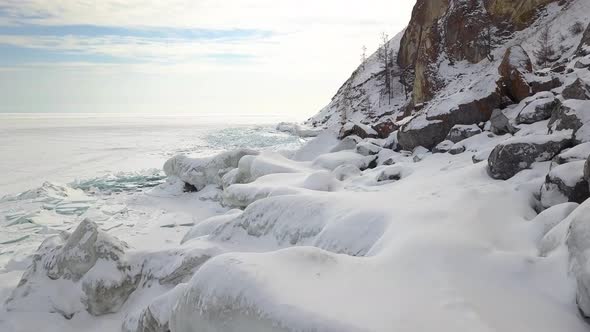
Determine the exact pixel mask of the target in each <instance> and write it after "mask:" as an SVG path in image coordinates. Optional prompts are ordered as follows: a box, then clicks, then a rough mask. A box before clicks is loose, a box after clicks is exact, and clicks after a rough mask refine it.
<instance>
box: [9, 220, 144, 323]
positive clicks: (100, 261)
mask: <svg viewBox="0 0 590 332" xmlns="http://www.w3.org/2000/svg"><path fill="white" fill-rule="evenodd" d="M125 249H126V245H125V243H123V242H120V241H119V240H117V239H115V238H113V237H111V236H109V235H108V234H106V233H105V232H103V231H101V230H99V229H98V226H97V225H96V224H95V223H94V222H92V221H90V220H88V219H85V220H84V221H82V222H81V223H80V224H79V225H78V227H77V228H76V230H75V231H74V232H73V233H72V234H71V235H67V236H57V237H52V238H49V239H48V240H46V241H45V242H44V243H43V244H42V245H41V247H40V248H39V249H38V251H37V253H36V254H35V256H34V258H33V263H32V265H31V266H30V267H29V269H28V270H27V271H26V272H25V274H24V275H23V277H22V279H21V281H20V283H19V285H18V287H17V288H16V289H15V290H14V292H13V293H12V295H11V297H10V298H9V299H8V301H7V304H8V307H9V308H11V309H12V310H26V309H29V308H28V307H29V306H31V304H30V303H34V305H32V306H34V307H37V306H40V307H41V308H42V309H40V310H41V311H50V312H59V313H61V314H62V315H64V316H65V317H71V316H73V315H74V314H75V313H76V312H78V311H80V309H81V307H83V308H84V309H86V310H87V311H88V312H89V313H90V314H92V315H95V316H98V315H103V314H108V313H113V312H117V311H118V310H119V308H120V307H121V306H122V305H123V303H125V301H126V300H127V298H128V297H129V295H130V294H131V293H132V292H133V291H134V290H135V288H136V286H137V283H138V282H139V272H138V271H137V269H136V268H134V267H133V266H131V265H130V264H129V263H127V261H126V259H125V257H124V254H125ZM62 288H67V289H68V291H67V292H64V291H63V290H62V291H60V289H62ZM23 307H27V308H23Z"/></svg>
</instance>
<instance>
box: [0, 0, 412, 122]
mask: <svg viewBox="0 0 590 332" xmlns="http://www.w3.org/2000/svg"><path fill="white" fill-rule="evenodd" d="M413 2H414V1H413V0H401V1H391V0H365V1H363V2H360V1H352V0H322V1H311V0H299V1H295V0H224V1H219V0H167V1H161V0H101V1H87V0H52V1H47V0H3V1H2V3H1V4H0V66H1V68H0V70H2V71H3V75H2V76H4V77H3V79H5V81H6V85H5V86H4V90H2V91H0V100H1V101H0V103H11V104H12V105H20V106H19V108H25V109H26V108H27V107H26V103H27V102H28V100H29V99H30V98H25V97H23V98H21V99H18V100H17V99H15V98H14V97H13V96H11V95H14V93H11V92H14V91H15V90H16V89H24V88H25V87H26V86H27V85H26V84H29V85H32V88H34V90H36V91H37V92H39V91H45V92H47V96H46V97H45V98H46V100H45V103H44V104H47V105H48V106H47V107H49V105H50V104H51V105H53V104H59V103H64V98H65V96H68V97H69V98H74V99H75V98H80V99H81V100H87V101H88V103H90V102H92V101H94V102H98V101H99V100H101V101H102V102H106V101H105V100H107V99H108V96H109V95H113V94H114V95H117V94H119V93H122V94H123V96H125V97H121V98H122V99H121V100H124V101H125V102H126V103H135V104H137V105H140V104H141V105H144V106H145V101H144V100H142V98H146V97H145V93H143V92H142V91H141V88H139V86H142V85H146V84H155V85H154V87H153V90H151V91H150V93H151V94H153V96H150V98H156V99H158V102H157V103H156V102H154V103H155V104H158V105H160V104H163V103H165V101H166V100H168V101H169V98H176V100H175V103H179V106H178V108H182V109H194V107H192V106H191V105H194V104H198V105H200V106H199V107H197V108H198V109H201V108H206V109H207V111H215V110H216V109H224V108H228V107H231V108H237V107H238V105H239V107H240V108H242V109H245V108H247V109H249V110H251V111H254V110H265V111H270V110H277V109H280V110H283V111H289V112H305V113H307V114H311V113H313V112H314V111H315V110H317V109H318V108H319V107H321V106H322V104H324V103H326V102H328V101H329V99H330V97H331V95H332V94H333V93H334V92H335V91H336V90H337V89H338V87H339V85H340V84H341V83H342V82H343V81H344V80H345V79H346V78H347V76H348V75H349V74H350V73H351V72H352V70H353V69H354V68H355V67H356V65H358V63H359V60H360V52H361V47H362V46H363V45H366V46H367V47H368V49H369V50H375V49H376V48H377V45H378V43H379V34H380V32H382V31H387V32H389V33H390V35H393V34H394V33H395V32H396V31H400V30H401V29H402V28H403V27H404V26H405V24H406V23H407V21H408V20H409V15H410V11H411V7H412V5H413ZM76 75H84V77H85V78H86V79H87V81H88V82H92V84H90V83H88V85H80V84H74V83H72V82H74V81H76V80H77V79H76V78H75V77H76ZM32 76H34V77H36V78H38V81H39V82H36V81H30V80H28V79H27V77H32ZM122 77H123V78H124V79H122ZM49 78H51V79H49ZM45 79H47V80H49V81H47V83H42V81H43V80H45ZM12 81H15V82H22V85H18V84H11V83H9V82H12ZM122 81H124V82H126V84H125V85H124V86H118V87H117V89H116V90H114V91H111V93H110V94H107V93H102V92H99V91H106V90H108V87H109V86H116V85H117V84H118V83H119V82H122ZM43 82H45V81H43ZM49 82H53V84H50V83H49ZM56 83H57V85H56ZM60 85H61V86H60ZM228 86H229V87H231V88H232V89H234V90H233V91H232V98H231V99H228V98H227V97H223V94H224V93H227V90H228ZM62 87H63V88H64V89H65V87H68V91H70V90H72V91H73V92H71V94H69V93H64V92H62V91H61V89H62ZM98 87H100V88H98ZM93 89H94V90H93ZM194 89H198V90H199V93H198V95H199V98H197V99H195V98H194V97H193V96H194V95H195V93H194V92H190V91H193V90H194ZM51 91H52V92H54V93H55V94H56V95H60V96H64V98H61V99H60V98H57V99H56V98H54V97H52V96H51V94H50V93H49V92H51ZM82 91H84V92H82ZM175 91H176V92H175ZM179 91H185V92H186V93H184V92H183V93H180V92H179ZM93 93H95V94H96V95H97V96H100V98H99V97H96V98H94V97H93ZM31 94H32V93H31ZM20 95H22V93H20ZM25 95H26V93H25ZM82 95H83V96H84V98H82V97H80V96H82ZM157 96H159V97H157ZM52 103H53V104H52ZM109 103H110V102H109ZM182 103H184V104H183V105H184V106H181V105H180V104H182ZM21 104H23V105H24V106H23V105H21ZM54 106H55V105H54ZM36 107H37V106H36ZM55 108H59V107H58V106H55V107H53V109H55Z"/></svg>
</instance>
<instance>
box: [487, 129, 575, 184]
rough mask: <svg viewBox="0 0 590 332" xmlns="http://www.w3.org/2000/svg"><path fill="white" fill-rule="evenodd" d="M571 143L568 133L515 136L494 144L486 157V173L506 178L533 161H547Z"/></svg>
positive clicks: (527, 166)
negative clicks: (496, 144)
mask: <svg viewBox="0 0 590 332" xmlns="http://www.w3.org/2000/svg"><path fill="white" fill-rule="evenodd" d="M570 145H571V136H570V135H569V134H568V133H562V132H560V133H556V134H554V135H546V136H545V135H535V136H525V137H515V138H512V139H509V140H507V141H505V142H504V143H502V144H500V145H498V146H496V147H495V148H494V150H493V151H492V153H491V154H490V157H489V158H488V163H489V165H488V174H489V175H490V176H491V177H492V178H494V179H501V180H507V179H510V178H511V177H513V176H514V175H516V173H518V172H520V171H522V170H524V169H527V168H529V167H530V166H531V165H532V164H533V163H534V162H539V161H547V160H551V159H552V158H553V157H555V156H556V155H557V154H559V152H560V151H561V150H563V149H565V148H567V147H569V146H570Z"/></svg>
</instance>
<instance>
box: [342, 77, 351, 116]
mask: <svg viewBox="0 0 590 332" xmlns="http://www.w3.org/2000/svg"><path fill="white" fill-rule="evenodd" d="M343 96H344V102H343V104H344V105H342V107H341V108H340V123H341V124H342V125H345V124H346V122H348V113H349V110H350V109H352V101H353V100H352V99H353V98H352V80H349V81H348V82H347V83H346V87H345V88H344V93H343Z"/></svg>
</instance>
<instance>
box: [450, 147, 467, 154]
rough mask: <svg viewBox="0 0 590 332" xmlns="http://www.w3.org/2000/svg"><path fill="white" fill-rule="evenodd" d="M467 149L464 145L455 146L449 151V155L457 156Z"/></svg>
mask: <svg viewBox="0 0 590 332" xmlns="http://www.w3.org/2000/svg"><path fill="white" fill-rule="evenodd" d="M465 150H466V148H465V146H464V145H462V144H455V145H453V147H452V148H451V149H450V150H449V153H450V154H452V155H457V154H460V153H463V152H465Z"/></svg>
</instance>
